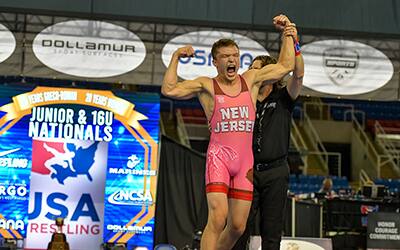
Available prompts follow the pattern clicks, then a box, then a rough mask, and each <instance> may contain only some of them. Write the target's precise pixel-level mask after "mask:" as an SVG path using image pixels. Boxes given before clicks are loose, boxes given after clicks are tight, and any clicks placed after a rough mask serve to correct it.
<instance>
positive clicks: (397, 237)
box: [367, 212, 400, 249]
mask: <svg viewBox="0 0 400 250" xmlns="http://www.w3.org/2000/svg"><path fill="white" fill-rule="evenodd" d="M367 249H400V214H399V213H384V212H376V213H370V214H368V228H367Z"/></svg>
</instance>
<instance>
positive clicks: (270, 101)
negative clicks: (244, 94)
mask: <svg viewBox="0 0 400 250" xmlns="http://www.w3.org/2000/svg"><path fill="white" fill-rule="evenodd" d="M294 104H295V100H292V98H291V97H290V95H289V93H288V91H287V88H286V87H284V88H281V89H279V88H275V86H274V89H273V90H272V92H271V93H270V94H269V96H268V97H267V98H265V99H264V100H263V101H262V102H259V101H257V117H256V122H255V125H254V134H253V153H254V162H255V163H269V162H272V161H274V160H276V159H280V158H283V157H287V154H288V149H289V140H290V128H291V118H292V111H293V108H294ZM260 126H261V127H260Z"/></svg>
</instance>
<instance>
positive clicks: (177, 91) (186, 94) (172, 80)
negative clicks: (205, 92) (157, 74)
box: [161, 45, 203, 99]
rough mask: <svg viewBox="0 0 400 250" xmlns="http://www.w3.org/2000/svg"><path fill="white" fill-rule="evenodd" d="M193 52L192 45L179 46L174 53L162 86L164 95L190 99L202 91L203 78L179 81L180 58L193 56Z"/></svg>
mask: <svg viewBox="0 0 400 250" xmlns="http://www.w3.org/2000/svg"><path fill="white" fill-rule="evenodd" d="M193 54H194V50H193V48H192V46H190V45H188V46H185V47H182V48H179V49H177V50H176V51H175V52H174V53H173V55H172V58H171V62H170V63H169V65H168V68H167V71H166V72H165V74H164V79H163V84H162V86H161V93H162V94H163V95H165V96H168V97H171V98H174V99H190V98H192V97H194V96H195V95H196V94H197V93H198V92H200V91H202V89H203V84H202V81H201V80H202V78H197V79H195V80H187V81H183V82H178V73H177V70H178V64H179V58H181V57H191V56H193Z"/></svg>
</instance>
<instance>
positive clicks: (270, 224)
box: [232, 163, 289, 250]
mask: <svg viewBox="0 0 400 250" xmlns="http://www.w3.org/2000/svg"><path fill="white" fill-rule="evenodd" d="M253 184H254V193H253V203H252V206H251V210H250V214H249V218H248V220H247V226H246V230H245V232H244V233H243V235H242V236H241V237H240V239H239V240H238V241H237V242H236V245H235V246H234V248H232V249H233V250H245V249H246V245H247V242H248V240H249V238H250V235H251V234H252V232H254V228H255V220H256V215H257V210H258V209H259V210H260V225H259V226H260V235H261V238H262V250H279V248H280V242H281V237H282V230H283V216H284V211H285V205H286V200H287V191H288V185H289V166H288V164H287V163H284V164H283V165H281V166H277V167H274V168H271V169H267V170H263V171H257V170H255V169H254V177H253Z"/></svg>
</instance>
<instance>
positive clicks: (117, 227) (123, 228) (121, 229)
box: [107, 224, 153, 234]
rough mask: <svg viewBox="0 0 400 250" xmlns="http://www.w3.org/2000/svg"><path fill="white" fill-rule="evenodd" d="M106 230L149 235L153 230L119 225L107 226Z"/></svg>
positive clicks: (148, 227)
mask: <svg viewBox="0 0 400 250" xmlns="http://www.w3.org/2000/svg"><path fill="white" fill-rule="evenodd" d="M107 230H110V231H113V232H125V233H139V234H140V233H151V232H153V228H152V227H150V226H121V225H112V224H109V225H107Z"/></svg>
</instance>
